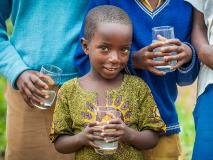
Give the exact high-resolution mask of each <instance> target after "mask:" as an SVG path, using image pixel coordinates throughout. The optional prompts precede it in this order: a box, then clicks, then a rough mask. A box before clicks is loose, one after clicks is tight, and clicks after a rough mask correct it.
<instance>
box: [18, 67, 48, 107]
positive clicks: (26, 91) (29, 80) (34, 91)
mask: <svg viewBox="0 0 213 160" xmlns="http://www.w3.org/2000/svg"><path fill="white" fill-rule="evenodd" d="M16 85H17V87H18V89H19V91H20V93H21V94H22V96H23V98H24V101H25V102H26V103H27V104H28V105H29V106H30V107H33V105H32V103H31V100H33V101H35V102H36V103H37V104H42V101H41V100H40V99H39V98H38V96H39V97H44V98H45V96H46V94H44V93H43V92H42V91H41V90H40V89H41V88H43V89H47V88H48V86H47V84H45V83H44V82H43V81H41V80H40V79H39V72H37V71H30V70H27V71H24V72H23V73H22V74H21V75H20V76H19V77H18V79H17V80H16ZM39 88H40V89H39Z"/></svg>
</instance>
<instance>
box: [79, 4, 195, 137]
mask: <svg viewBox="0 0 213 160" xmlns="http://www.w3.org/2000/svg"><path fill="white" fill-rule="evenodd" d="M103 4H110V5H115V6H117V7H120V8H122V9H123V10H124V11H126V12H127V13H128V15H129V16H130V18H131V20H132V23H133V29H134V31H133V32H134V33H133V42H132V53H131V55H130V61H129V69H130V70H132V71H133V72H134V73H135V74H136V75H137V76H139V77H141V78H142V79H143V80H144V81H145V82H146V83H147V84H148V86H149V87H150V89H151V91H152V94H153V97H154V99H155V102H156V104H157V106H158V109H159V111H160V114H161V116H162V119H163V120H164V122H165V123H166V125H167V134H168V135H169V134H174V133H178V132H180V126H179V122H178V116H177V112H176V108H175V101H176V98H177V94H178V92H177V85H181V86H183V85H188V84H191V83H193V82H194V80H195V79H196V77H197V74H198V72H199V61H198V59H197V57H196V54H195V52H194V49H193V47H192V46H191V45H190V44H189V43H187V42H190V35H191V25H192V20H191V19H192V6H191V5H190V4H189V3H187V2H185V1H184V0H165V2H164V3H163V4H162V5H161V6H160V7H158V8H156V9H155V10H154V11H153V12H152V11H150V10H148V9H147V8H146V7H145V6H144V5H143V4H142V3H141V2H139V0H125V1H124V0H90V4H89V8H93V7H94V6H97V5H103ZM156 26H173V27H174V30H175V36H176V38H178V39H180V40H181V41H182V42H186V43H187V44H188V45H189V46H190V47H192V50H193V55H192V60H191V62H189V63H188V64H185V65H184V66H182V67H181V68H179V69H177V70H176V71H174V72H171V73H167V74H166V75H165V76H156V75H154V74H152V73H151V72H149V71H146V70H134V68H133V67H132V65H131V63H132V62H131V61H132V55H133V54H134V51H137V50H139V49H141V48H143V47H145V46H147V45H150V44H151V43H152V28H153V27H156ZM81 36H83V28H82V32H81ZM75 63H76V66H77V68H78V70H79V73H80V74H81V75H83V74H85V73H87V72H88V71H89V68H90V63H89V59H88V56H87V55H86V54H84V52H83V50H82V49H81V46H80V43H79V45H78V47H77V51H76V55H75Z"/></svg>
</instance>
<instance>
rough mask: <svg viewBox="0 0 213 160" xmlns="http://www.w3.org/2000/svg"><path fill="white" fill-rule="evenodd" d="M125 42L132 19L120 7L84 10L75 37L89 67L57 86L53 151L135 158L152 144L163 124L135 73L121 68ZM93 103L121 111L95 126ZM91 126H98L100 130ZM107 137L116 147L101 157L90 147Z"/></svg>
mask: <svg viewBox="0 0 213 160" xmlns="http://www.w3.org/2000/svg"><path fill="white" fill-rule="evenodd" d="M131 42H132V24H131V21H130V19H129V17H128V15H127V14H126V13H125V12H124V11H123V10H121V9H120V8H117V7H115V6H108V5H104V6H99V7H96V8H94V9H92V10H91V11H90V12H89V13H88V15H87V17H86V22H85V35H84V38H82V39H81V43H82V48H83V50H84V52H85V53H86V54H87V55H88V56H89V59H90V63H91V69H90V72H89V73H88V74H86V75H85V76H83V77H81V78H75V79H74V80H71V81H68V82H67V83H65V84H64V85H63V86H62V87H61V89H60V91H59V94H58V99H57V102H56V108H55V112H54V118H53V127H52V131H51V135H50V137H51V140H52V141H53V142H54V144H55V148H56V149H57V150H58V151H59V152H62V153H72V152H76V154H75V155H76V157H75V158H76V159H79V160H82V159H87V160H99V159H116V160H124V159H134V160H141V159H143V157H142V152H141V151H140V150H141V149H146V148H152V147H154V146H155V145H156V144H157V142H158V135H159V133H161V132H164V131H165V124H164V122H163V121H162V119H161V117H160V114H159V112H158V109H157V107H156V105H155V102H154V99H153V97H152V95H151V91H150V90H149V88H148V87H147V85H146V84H145V82H144V81H143V80H141V79H140V78H138V77H135V76H131V75H126V74H123V73H121V71H122V70H123V69H124V67H125V66H126V65H127V62H128V59H129V53H130V46H131ZM99 106H106V107H109V106H110V107H111V108H114V109H115V110H117V111H119V113H120V115H121V116H120V118H119V119H113V120H110V121H109V123H108V124H106V125H105V126H104V127H103V130H102V129H100V128H99V129H97V127H96V125H97V122H95V120H96V110H98V108H99ZM105 129H111V130H114V131H112V132H111V133H109V132H105ZM94 132H101V136H97V135H94ZM107 137H113V139H114V140H113V141H115V140H118V141H119V147H118V149H117V151H116V153H114V154H113V155H110V156H107V157H103V156H101V155H99V154H97V153H96V152H95V150H94V148H96V149H98V148H99V147H100V146H98V145H97V144H96V143H95V140H104V139H105V138H107Z"/></svg>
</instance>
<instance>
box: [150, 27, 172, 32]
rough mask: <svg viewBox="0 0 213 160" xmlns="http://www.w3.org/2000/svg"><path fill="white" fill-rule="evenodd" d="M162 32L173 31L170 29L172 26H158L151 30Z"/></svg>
mask: <svg viewBox="0 0 213 160" xmlns="http://www.w3.org/2000/svg"><path fill="white" fill-rule="evenodd" d="M164 30H174V27H172V26H158V27H153V28H152V31H164Z"/></svg>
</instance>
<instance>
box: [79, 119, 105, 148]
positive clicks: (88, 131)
mask: <svg viewBox="0 0 213 160" xmlns="http://www.w3.org/2000/svg"><path fill="white" fill-rule="evenodd" d="M97 124H98V122H91V123H89V124H88V126H87V127H86V128H85V129H84V130H83V131H82V132H81V133H79V139H80V143H81V144H82V145H85V146H91V147H93V148H96V149H99V148H100V147H99V146H98V145H97V144H96V143H95V142H94V141H95V140H104V138H103V137H101V136H98V135H97V134H95V132H96V133H98V132H100V134H101V132H102V128H101V127H95V126H97Z"/></svg>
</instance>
